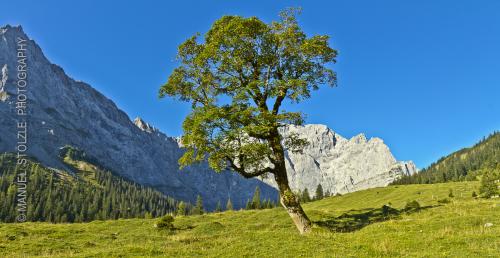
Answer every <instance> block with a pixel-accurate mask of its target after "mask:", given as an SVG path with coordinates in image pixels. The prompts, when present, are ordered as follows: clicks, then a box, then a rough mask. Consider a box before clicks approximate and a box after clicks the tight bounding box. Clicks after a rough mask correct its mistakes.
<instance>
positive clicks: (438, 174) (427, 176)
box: [394, 132, 500, 184]
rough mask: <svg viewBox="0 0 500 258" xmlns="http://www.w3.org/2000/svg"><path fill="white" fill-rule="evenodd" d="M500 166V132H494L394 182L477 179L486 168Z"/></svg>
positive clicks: (425, 182)
mask: <svg viewBox="0 0 500 258" xmlns="http://www.w3.org/2000/svg"><path fill="white" fill-rule="evenodd" d="M496 168H500V132H494V133H493V134H491V135H489V136H488V137H487V138H485V139H483V140H481V141H480V142H479V143H477V144H476V145H474V146H473V147H470V148H464V149H461V150H459V151H456V152H453V153H452V154H450V155H448V156H446V157H442V158H441V159H439V160H438V161H436V162H434V163H432V164H431V165H430V166H429V167H428V168H425V169H423V170H422V171H420V172H419V173H417V174H414V175H411V176H404V177H402V178H401V179H399V180H397V181H395V182H394V184H432V183H443V182H448V181H463V180H475V179H476V177H477V176H478V175H481V174H483V173H484V172H485V171H486V170H492V169H496Z"/></svg>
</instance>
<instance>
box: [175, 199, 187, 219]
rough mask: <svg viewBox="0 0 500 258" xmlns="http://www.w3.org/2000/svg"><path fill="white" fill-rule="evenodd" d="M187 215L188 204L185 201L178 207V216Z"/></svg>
mask: <svg viewBox="0 0 500 258" xmlns="http://www.w3.org/2000/svg"><path fill="white" fill-rule="evenodd" d="M186 214H187V212H186V203H184V202H183V201H181V202H179V204H178V205H177V215H179V216H185V215H186Z"/></svg>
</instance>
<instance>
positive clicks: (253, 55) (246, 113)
mask: <svg viewBox="0 0 500 258" xmlns="http://www.w3.org/2000/svg"><path fill="white" fill-rule="evenodd" d="M328 41H329V37H328V36H321V35H316V36H312V37H307V36H306V34H305V33H304V32H303V31H302V30H301V28H300V26H299V25H298V23H297V19H296V17H295V11H294V10H287V11H285V12H283V13H282V14H281V19H280V20H279V21H277V22H272V23H269V24H267V23H264V22H263V21H261V20H259V19H258V18H256V17H249V18H244V17H241V16H224V17H222V18H220V19H219V20H217V21H215V22H214V24H213V25H212V27H211V28H210V30H209V31H208V32H207V33H206V34H205V35H204V37H203V38H200V37H199V34H197V35H195V36H193V37H191V38H189V39H188V40H186V41H185V42H184V43H182V44H181V45H180V46H179V49H178V55H177V57H178V60H179V61H180V66H179V67H177V68H175V69H174V71H173V72H172V74H171V75H170V76H169V78H168V81H167V83H166V84H165V85H163V86H162V87H161V88H160V91H159V95H160V97H165V96H171V97H176V98H178V99H179V100H182V101H187V102H190V103H191V104H192V112H191V113H190V114H189V115H188V116H187V117H186V119H185V120H184V123H183V131H184V133H183V136H182V143H183V145H184V147H185V148H186V152H185V153H184V155H183V156H182V158H181V159H180V160H179V163H180V164H181V166H187V165H190V164H192V163H195V162H201V161H204V160H206V159H207V158H208V163H209V165H210V167H212V168H213V169H214V170H216V171H221V170H224V169H227V168H231V169H233V170H235V171H236V172H238V173H240V174H242V175H243V176H245V177H248V178H249V177H255V176H261V175H266V174H267V173H275V169H276V167H275V166H274V167H273V166H266V165H265V164H278V163H279V164H281V163H283V162H284V160H282V159H281V158H280V157H281V156H280V155H283V147H282V146H281V142H283V144H284V146H286V147H287V148H288V150H290V151H298V152H300V150H301V149H302V148H303V147H304V146H305V145H306V144H307V140H305V139H301V138H298V137H297V135H291V136H290V137H288V138H287V139H283V141H281V140H282V139H280V138H281V137H280V135H279V134H278V128H279V127H281V126H285V125H286V124H301V123H302V122H303V115H302V114H301V113H298V112H287V111H284V110H280V107H281V105H282V103H283V101H290V102H294V103H297V102H300V101H302V100H304V99H307V98H309V97H310V95H311V91H313V90H316V89H318V88H319V87H320V86H321V85H324V84H328V85H331V86H334V85H335V84H336V76H335V73H334V72H333V71H332V70H331V69H329V68H327V67H326V66H325V65H326V64H328V63H334V62H335V58H336V56H337V51H336V50H334V49H332V48H331V47H330V46H329V42H328ZM268 104H272V105H270V106H268Z"/></svg>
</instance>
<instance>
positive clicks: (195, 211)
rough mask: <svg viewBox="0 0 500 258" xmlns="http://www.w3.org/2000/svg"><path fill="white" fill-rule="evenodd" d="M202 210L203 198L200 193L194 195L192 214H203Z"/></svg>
mask: <svg viewBox="0 0 500 258" xmlns="http://www.w3.org/2000/svg"><path fill="white" fill-rule="evenodd" d="M203 212H204V210H203V199H202V198H201V195H198V197H196V206H194V209H193V214H194V215H201V214H203Z"/></svg>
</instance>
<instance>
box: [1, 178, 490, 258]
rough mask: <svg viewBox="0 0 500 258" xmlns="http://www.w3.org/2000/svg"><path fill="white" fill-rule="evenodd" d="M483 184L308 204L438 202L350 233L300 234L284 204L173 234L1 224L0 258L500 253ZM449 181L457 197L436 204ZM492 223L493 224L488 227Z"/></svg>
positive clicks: (182, 222)
mask: <svg viewBox="0 0 500 258" xmlns="http://www.w3.org/2000/svg"><path fill="white" fill-rule="evenodd" d="M477 187H478V185H477V183H476V182H461V183H446V184H434V185H407V186H390V187H387V188H377V189H371V190H366V191H361V192H357V193H353V194H348V195H344V196H341V197H331V198H328V199H324V200H322V201H318V202H313V203H308V204H306V205H305V207H304V208H305V209H306V212H307V213H308V214H309V215H310V217H311V218H312V219H313V220H315V221H318V220H325V219H328V218H329V217H332V216H339V215H341V214H343V213H345V212H348V211H350V210H351V211H350V213H359V211H352V210H361V209H367V208H380V207H381V206H382V205H383V204H387V203H389V202H391V203H392V207H395V208H398V209H400V208H402V207H403V206H404V204H405V203H406V201H407V200H418V201H419V202H420V204H421V205H423V206H430V205H433V206H435V207H432V208H428V209H424V210H422V211H419V212H415V213H412V214H404V215H401V217H399V218H397V219H391V220H387V221H383V222H377V223H373V224H370V225H368V226H366V227H363V228H361V229H359V230H356V231H354V232H350V233H334V232H330V231H327V230H325V229H321V228H315V230H314V232H313V233H311V234H310V235H307V236H300V235H298V234H297V232H296V229H295V228H294V226H293V225H292V223H291V221H290V219H289V218H288V215H287V214H286V213H285V211H284V210H282V209H280V208H277V209H272V210H260V211H233V212H224V213H219V214H208V215H203V216H192V217H183V218H176V221H175V226H176V227H177V228H178V230H177V231H176V232H175V233H172V234H168V233H167V232H162V231H158V230H156V229H155V228H154V227H153V224H154V222H155V220H144V219H132V220H118V221H96V222H91V223H87V224H48V223H25V224H0V257H16V256H21V255H23V254H24V255H28V256H36V255H42V256H46V257H72V256H75V257H79V256H86V257H88V256H91V257H92V256H96V257H102V256H115V257H118V256H121V257H123V256H134V257H137V256H144V257H149V256H162V257H193V256H197V255H198V256H208V257H221V256H226V257H240V256H254V255H257V256H259V257H299V256H303V257H384V256H393V257H401V256H408V257H446V256H450V257H499V256H500V200H499V199H492V200H482V199H473V198H471V193H472V191H473V190H476V191H477ZM450 188H452V189H453V193H454V195H455V197H454V198H451V199H452V202H451V203H448V204H444V205H441V206H436V205H437V199H438V198H439V199H441V198H445V197H447V196H448V191H449V189H450ZM487 222H490V223H493V224H494V225H493V226H492V227H484V224H485V223H487Z"/></svg>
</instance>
